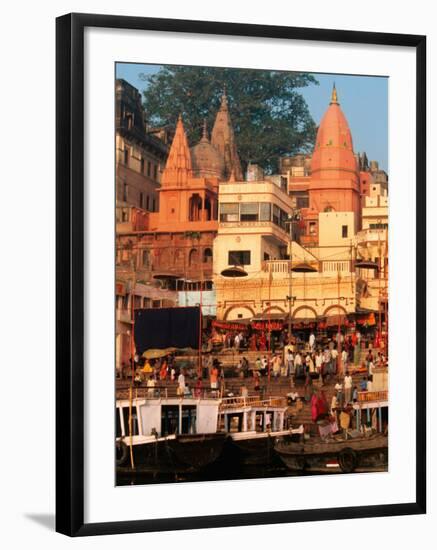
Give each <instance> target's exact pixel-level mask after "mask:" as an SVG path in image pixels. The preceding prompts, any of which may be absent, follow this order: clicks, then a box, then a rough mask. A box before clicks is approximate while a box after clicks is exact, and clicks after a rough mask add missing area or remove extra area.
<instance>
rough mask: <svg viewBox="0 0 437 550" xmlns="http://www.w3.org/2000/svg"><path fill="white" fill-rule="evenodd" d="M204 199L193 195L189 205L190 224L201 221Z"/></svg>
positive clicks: (195, 194) (196, 194)
mask: <svg viewBox="0 0 437 550" xmlns="http://www.w3.org/2000/svg"><path fill="white" fill-rule="evenodd" d="M201 212H202V199H201V198H200V195H199V194H198V193H194V194H193V195H191V197H190V200H189V204H188V219H189V221H190V222H198V221H200V220H201Z"/></svg>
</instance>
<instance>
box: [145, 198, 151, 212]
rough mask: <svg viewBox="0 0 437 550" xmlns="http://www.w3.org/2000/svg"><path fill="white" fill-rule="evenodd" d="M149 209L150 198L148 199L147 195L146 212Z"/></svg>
mask: <svg viewBox="0 0 437 550" xmlns="http://www.w3.org/2000/svg"><path fill="white" fill-rule="evenodd" d="M149 208H150V197H149V195H147V197H146V210H149Z"/></svg>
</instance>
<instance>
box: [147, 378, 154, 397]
mask: <svg viewBox="0 0 437 550" xmlns="http://www.w3.org/2000/svg"><path fill="white" fill-rule="evenodd" d="M155 385H156V384H155V379H154V378H153V376H151V377H150V378H149V379H148V380H147V388H148V389H147V395H148V396H149V397H153V396H154V395H155Z"/></svg>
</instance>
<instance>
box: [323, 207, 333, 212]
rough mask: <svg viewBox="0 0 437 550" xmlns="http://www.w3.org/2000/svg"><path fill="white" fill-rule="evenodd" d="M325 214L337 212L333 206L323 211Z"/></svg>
mask: <svg viewBox="0 0 437 550" xmlns="http://www.w3.org/2000/svg"><path fill="white" fill-rule="evenodd" d="M323 212H335V210H334V207H333V206H327V207H326V208H325V209H324V210H323Z"/></svg>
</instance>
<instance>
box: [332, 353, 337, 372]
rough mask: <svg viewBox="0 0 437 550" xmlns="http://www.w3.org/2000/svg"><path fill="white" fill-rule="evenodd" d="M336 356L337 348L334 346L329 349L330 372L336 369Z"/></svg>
mask: <svg viewBox="0 0 437 550" xmlns="http://www.w3.org/2000/svg"><path fill="white" fill-rule="evenodd" d="M337 357H338V350H337V348H334V349H333V350H331V374H334V373H335V372H336V371H337Z"/></svg>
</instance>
